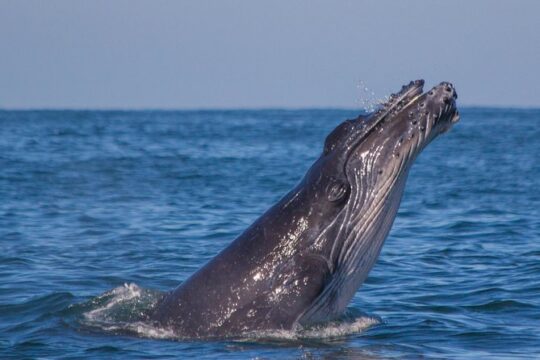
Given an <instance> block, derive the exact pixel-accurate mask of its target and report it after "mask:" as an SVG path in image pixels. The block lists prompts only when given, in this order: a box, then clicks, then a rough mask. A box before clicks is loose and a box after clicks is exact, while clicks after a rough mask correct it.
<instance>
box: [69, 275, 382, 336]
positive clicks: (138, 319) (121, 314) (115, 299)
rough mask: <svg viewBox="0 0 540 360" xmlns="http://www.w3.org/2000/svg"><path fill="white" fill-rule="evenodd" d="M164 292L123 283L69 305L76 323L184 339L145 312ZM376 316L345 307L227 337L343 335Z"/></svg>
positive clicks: (361, 327)
mask: <svg viewBox="0 0 540 360" xmlns="http://www.w3.org/2000/svg"><path fill="white" fill-rule="evenodd" d="M163 295H164V293H163V292H160V291H156V290H149V289H144V288H141V287H139V286H138V285H137V284H134V283H131V284H124V285H123V286H120V287H117V288H115V289H112V290H110V291H108V292H106V293H104V294H102V295H99V296H97V297H95V298H93V299H91V300H89V301H87V302H85V303H82V304H75V305H72V306H70V309H71V310H72V311H74V312H75V313H78V314H79V316H78V323H79V324H80V325H81V326H82V327H83V328H86V329H88V330H93V331H103V332H109V333H114V334H126V335H133V336H139V337H144V338H153V339H168V340H185V337H184V336H182V334H178V333H176V332H175V331H174V329H170V328H165V327H162V326H159V325H158V324H156V323H154V322H152V321H151V320H150V319H149V314H150V313H151V312H152V311H153V309H154V308H155V306H156V304H157V303H158V301H159V300H160V299H161V298H162V297H163ZM380 322H381V320H380V319H379V318H378V317H375V316H370V315H366V314H363V313H359V312H355V311H353V310H350V311H348V312H347V313H346V314H345V315H344V316H343V317H342V318H341V319H339V320H336V321H331V322H328V323H324V324H318V325H314V326H310V327H299V328H297V329H294V330H267V331H253V332H246V333H245V334H242V335H240V336H235V337H234V338H231V340H237V341H250V340H256V339H265V340H270V341H272V340H285V341H292V340H303V339H329V338H339V337H345V336H349V335H353V334H358V333H361V332H362V331H364V330H366V329H368V328H370V327H372V326H375V325H377V324H379V323H380Z"/></svg>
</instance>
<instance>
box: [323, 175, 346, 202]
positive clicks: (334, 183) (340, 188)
mask: <svg viewBox="0 0 540 360" xmlns="http://www.w3.org/2000/svg"><path fill="white" fill-rule="evenodd" d="M349 190H350V187H349V184H347V183H346V182H344V181H343V180H340V179H335V178H331V179H330V182H329V183H328V186H327V187H326V195H327V197H328V201H330V202H341V201H343V200H345V199H346V198H347V196H348V195H349Z"/></svg>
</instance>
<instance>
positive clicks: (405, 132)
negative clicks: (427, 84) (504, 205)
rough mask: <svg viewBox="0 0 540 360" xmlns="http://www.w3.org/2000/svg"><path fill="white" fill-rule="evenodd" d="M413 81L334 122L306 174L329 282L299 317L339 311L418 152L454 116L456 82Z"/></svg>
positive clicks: (372, 257) (374, 253)
mask: <svg viewBox="0 0 540 360" xmlns="http://www.w3.org/2000/svg"><path fill="white" fill-rule="evenodd" d="M423 85H424V81H423V80H416V81H411V82H410V83H409V84H408V85H405V86H403V87H402V89H401V90H400V91H399V92H397V93H395V94H392V95H391V96H390V97H389V99H388V101H386V102H385V103H384V104H382V105H381V106H380V108H379V109H378V110H376V111H374V112H373V113H370V114H366V115H361V116H359V117H358V118H356V119H353V120H347V121H344V122H343V123H341V124H340V125H338V126H337V127H336V128H335V129H334V130H333V131H332V132H331V133H330V134H329V135H328V137H327V138H326V141H325V144H324V148H323V151H322V154H321V156H320V158H319V159H318V160H317V161H316V162H315V164H314V165H313V166H312V167H311V169H310V170H309V171H308V173H307V174H306V177H305V178H304V181H303V186H302V189H303V191H305V192H307V193H309V196H307V197H309V198H312V199H316V201H315V202H312V203H311V204H310V206H311V208H310V211H309V213H310V214H312V215H311V217H310V224H311V225H313V226H312V227H311V229H312V231H313V236H311V244H310V247H311V251H312V252H314V253H317V254H320V256H321V257H323V258H324V259H326V261H327V263H328V267H329V272H331V273H332V276H331V277H330V278H329V279H330V280H329V281H328V283H327V284H326V285H325V286H324V290H323V291H322V293H321V294H320V295H319V297H318V299H317V301H315V302H314V303H313V304H312V306H311V307H310V308H309V309H308V310H306V312H305V313H304V314H303V317H302V318H301V319H300V322H302V321H303V322H312V321H319V320H325V319H327V318H329V317H332V316H333V315H336V314H339V313H341V312H342V311H343V310H344V308H345V307H346V305H347V304H348V302H349V301H350V299H351V298H352V296H353V295H354V293H355V292H356V290H357V289H358V287H359V286H360V285H361V284H362V282H363V281H364V280H365V278H366V277H367V274H368V272H369V270H370V269H371V268H372V267H373V265H374V263H375V261H376V259H377V257H378V255H379V253H380V250H381V247H382V244H383V242H384V240H385V238H386V237H387V235H388V233H389V231H390V228H391V226H392V223H393V220H394V218H395V215H396V213H397V209H398V207H399V204H400V201H401V196H402V194H403V190H404V186H405V180H406V178H407V174H408V171H409V169H410V167H411V165H412V163H413V162H414V160H415V158H416V157H417V156H418V154H419V153H420V152H421V151H422V150H423V149H424V148H425V147H426V146H427V145H428V144H429V143H430V142H431V141H432V140H433V139H434V138H436V137H437V136H438V135H440V134H442V133H444V132H445V131H447V130H449V129H450V128H451V126H452V125H453V124H454V123H456V122H457V121H458V120H459V113H458V111H457V107H456V99H457V93H456V91H455V89H454V86H453V85H452V84H450V83H448V82H442V83H440V84H439V85H437V86H435V87H434V88H432V89H431V90H429V91H427V92H423Z"/></svg>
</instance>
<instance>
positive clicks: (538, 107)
mask: <svg viewBox="0 0 540 360" xmlns="http://www.w3.org/2000/svg"><path fill="white" fill-rule="evenodd" d="M459 108H460V109H469V110H473V109H511V110H540V105H536V106H528V105H519V106H518V105H460V106H459ZM306 110H327V111H361V112H369V111H367V110H366V109H364V108H353V107H346V106H298V107H295V106H261V107H256V106H253V107H250V106H246V107H184V108H182V107H52V106H51V107H48V106H45V107H2V106H0V111H5V112H9V111H13V112H17V111H20V112H23V111H28V112H31V111H102V112H107V111H110V112H115V111H116V112H136V111H141V112H144V111H156V112H157V111H163V112H168V111H170V112H174V111H178V112H182V111H185V112H196V111H207V112H214V111H215V112H218V111H306Z"/></svg>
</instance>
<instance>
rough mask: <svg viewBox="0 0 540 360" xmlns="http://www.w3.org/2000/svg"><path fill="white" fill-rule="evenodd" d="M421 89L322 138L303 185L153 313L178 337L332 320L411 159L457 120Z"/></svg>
mask: <svg viewBox="0 0 540 360" xmlns="http://www.w3.org/2000/svg"><path fill="white" fill-rule="evenodd" d="M423 84H424V82H423V80H417V81H411V83H409V84H408V85H406V86H403V88H402V89H401V91H399V92H398V93H396V94H392V95H391V96H390V98H389V100H388V101H387V102H386V103H384V104H383V105H382V106H381V107H380V108H379V110H378V111H376V112H374V113H371V114H368V115H362V116H359V117H358V118H356V119H353V120H347V121H345V122H343V123H342V124H340V125H339V126H338V127H336V129H334V130H333V131H332V132H331V133H330V135H328V137H327V139H326V141H325V144H324V149H323V151H322V154H321V155H320V157H319V158H318V160H317V161H316V162H315V163H314V164H313V166H312V167H311V168H310V169H309V170H308V172H307V174H306V175H305V177H304V178H303V180H302V181H301V182H300V183H299V184H298V185H297V186H296V187H295V188H294V189H293V190H292V191H290V192H289V193H288V194H286V195H285V196H284V197H283V198H282V199H281V200H280V201H279V202H278V203H277V204H275V205H274V206H272V207H271V208H270V209H269V210H268V211H267V212H266V213H264V214H263V215H262V216H261V217H260V218H259V219H257V220H256V221H255V222H254V223H253V224H252V225H251V226H250V227H249V228H248V229H247V230H245V231H244V233H242V234H241V235H240V236H239V237H238V238H237V239H235V240H234V241H233V242H232V243H231V244H230V245H229V246H228V247H227V248H225V249H224V250H223V251H221V252H220V253H219V254H218V255H217V256H216V257H214V258H213V259H212V260H210V261H209V262H208V263H207V264H206V265H204V266H203V267H202V268H201V269H199V270H198V271H197V272H195V273H194V274H193V275H192V276H191V277H190V278H188V279H187V280H186V281H184V282H183V283H182V284H181V285H180V286H178V287H177V288H176V289H175V290H173V291H171V292H170V293H168V294H167V295H165V296H164V297H163V299H162V300H161V301H160V302H159V303H158V304H157V305H156V308H155V312H154V313H153V314H152V315H151V320H152V321H154V322H155V323H156V324H157V325H159V326H161V327H165V328H169V329H172V330H173V331H174V332H175V333H176V334H177V335H178V336H180V337H185V338H213V337H235V336H240V335H242V334H245V333H250V332H254V331H261V330H262V331H266V330H269V331H274V330H294V329H296V328H298V327H301V326H306V325H311V324H314V323H319V322H324V321H327V320H331V319H335V318H337V317H339V316H340V315H341V314H342V313H343V312H344V310H345V308H346V307H347V304H348V303H349V301H350V300H351V298H352V297H353V295H354V294H355V292H356V291H357V289H358V288H359V287H360V285H361V284H362V282H363V281H364V280H365V279H366V277H367V275H368V272H369V271H370V270H371V268H372V267H373V265H374V263H375V261H376V259H377V257H378V255H379V253H380V250H381V247H382V245H383V242H384V240H385V238H386V237H387V235H388V232H389V231H390V228H391V226H392V223H393V221H394V218H395V216H396V212H397V210H398V207H399V204H400V201H401V196H402V193H403V189H404V186H405V180H406V178H407V174H408V171H409V169H410V167H411V165H412V163H413V162H414V159H415V158H416V156H417V155H418V154H419V153H420V151H421V150H422V149H423V148H424V147H425V146H426V145H427V144H428V143H429V142H430V141H431V140H433V139H434V138H435V137H436V136H437V135H439V134H440V133H442V132H444V131H446V130H448V129H449V128H450V127H451V125H452V124H453V123H455V122H456V121H457V120H458V119H459V115H458V112H457V109H456V103H455V100H456V99H457V94H456V92H455V90H454V87H453V86H452V84H450V83H447V82H443V83H441V84H439V85H437V86H436V87H434V88H433V89H432V90H430V91H429V92H427V93H423V90H422V88H423Z"/></svg>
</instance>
